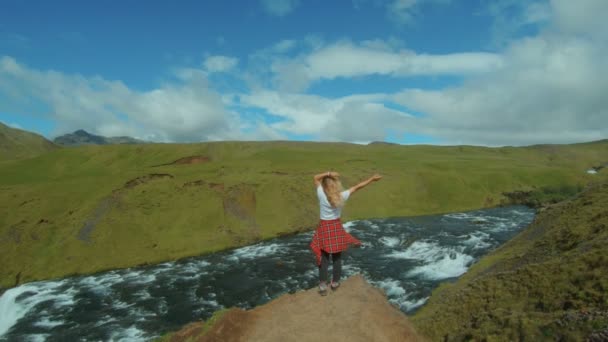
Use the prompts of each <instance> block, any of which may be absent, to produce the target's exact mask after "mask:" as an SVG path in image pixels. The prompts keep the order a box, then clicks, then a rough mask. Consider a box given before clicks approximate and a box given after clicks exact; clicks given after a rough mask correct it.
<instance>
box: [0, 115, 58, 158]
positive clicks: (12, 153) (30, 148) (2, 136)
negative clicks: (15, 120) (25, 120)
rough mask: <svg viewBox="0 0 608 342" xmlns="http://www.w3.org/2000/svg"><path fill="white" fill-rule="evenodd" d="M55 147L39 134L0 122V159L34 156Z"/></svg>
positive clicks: (55, 146)
mask: <svg viewBox="0 0 608 342" xmlns="http://www.w3.org/2000/svg"><path fill="white" fill-rule="evenodd" d="M56 148H58V146H57V145H55V144H53V143H52V142H50V141H48V140H47V139H45V138H44V137H43V136H41V135H38V134H36V133H32V132H27V131H24V130H21V129H17V128H12V127H9V126H7V125H5V124H3V123H2V122H0V160H5V159H19V158H28V157H34V156H36V155H39V154H42V153H45V152H48V151H51V150H54V149H56Z"/></svg>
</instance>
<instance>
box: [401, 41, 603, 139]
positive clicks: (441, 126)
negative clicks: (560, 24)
mask: <svg viewBox="0 0 608 342" xmlns="http://www.w3.org/2000/svg"><path fill="white" fill-rule="evenodd" d="M607 53H608V49H607V47H606V45H599V44H597V42H595V41H594V40H591V39H588V38H580V37H576V36H563V35H554V34H549V33H547V34H543V35H541V36H538V37H533V38H526V39H522V40H519V41H516V42H514V43H512V44H511V46H510V47H509V48H508V49H507V51H505V59H506V60H508V63H507V67H505V68H504V69H501V70H497V71H495V72H493V73H489V74H487V75H484V77H482V78H477V79H473V80H470V81H468V82H467V83H465V84H464V85H463V86H461V87H457V88H451V89H446V90H438V91H425V90H405V91H403V92H401V93H399V94H396V95H395V96H394V100H395V101H396V102H398V103H400V104H402V105H404V106H407V107H408V108H411V109H413V110H417V111H421V112H424V113H426V114H427V117H425V118H421V119H417V120H416V122H415V125H416V130H417V131H418V132H420V133H423V134H429V135H433V136H436V137H441V139H443V140H445V141H447V142H449V143H455V144H461V143H466V144H482V145H525V144H535V143H572V142H582V141H591V140H598V139H603V138H606V137H608V98H606V96H605V89H608V80H607V79H606V78H605V77H604V75H608V62H606V59H605V57H604V56H606V54H607Z"/></svg>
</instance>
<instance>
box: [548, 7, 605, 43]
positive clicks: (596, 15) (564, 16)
mask: <svg viewBox="0 0 608 342" xmlns="http://www.w3.org/2000/svg"><path fill="white" fill-rule="evenodd" d="M551 6H552V9H553V16H554V22H555V25H556V26H557V27H558V28H559V29H560V30H562V31H563V32H568V33H575V34H584V35H590V36H594V37H596V38H598V39H602V40H606V39H608V24H606V14H607V13H608V1H605V0H584V1H569V0H551Z"/></svg>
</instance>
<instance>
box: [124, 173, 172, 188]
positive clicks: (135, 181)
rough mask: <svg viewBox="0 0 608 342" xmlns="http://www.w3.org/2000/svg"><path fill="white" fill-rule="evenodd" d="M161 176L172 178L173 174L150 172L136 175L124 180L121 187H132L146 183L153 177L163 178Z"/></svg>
mask: <svg viewBox="0 0 608 342" xmlns="http://www.w3.org/2000/svg"><path fill="white" fill-rule="evenodd" d="M163 178H173V175H170V174H168V173H151V174H149V175H145V176H141V177H137V178H134V179H131V180H130V181H128V182H126V183H125V185H124V186H123V188H125V189H130V188H133V187H136V186H138V185H140V184H144V183H147V182H149V181H151V180H154V179H163Z"/></svg>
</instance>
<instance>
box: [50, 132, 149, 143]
mask: <svg viewBox="0 0 608 342" xmlns="http://www.w3.org/2000/svg"><path fill="white" fill-rule="evenodd" d="M53 142H54V143H55V144H57V145H61V146H81V145H114V144H117V145H118V144H145V143H147V142H146V141H143V140H139V139H135V138H132V137H128V136H118V137H105V136H102V135H96V134H91V133H89V132H87V131H85V130H83V129H78V130H76V131H74V132H72V133H67V134H63V135H60V136H58V137H56V138H55V139H53Z"/></svg>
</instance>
